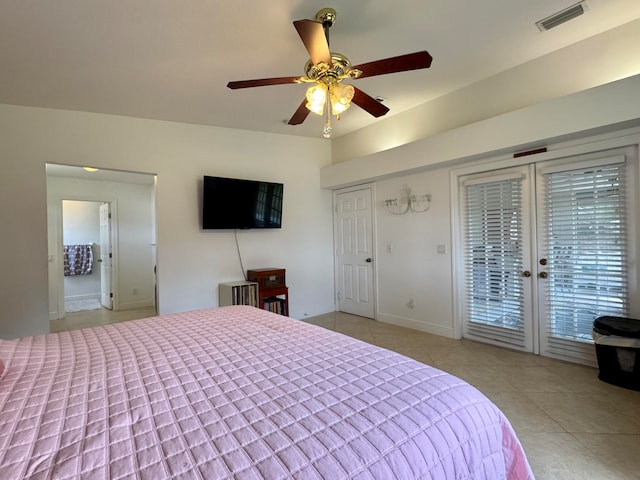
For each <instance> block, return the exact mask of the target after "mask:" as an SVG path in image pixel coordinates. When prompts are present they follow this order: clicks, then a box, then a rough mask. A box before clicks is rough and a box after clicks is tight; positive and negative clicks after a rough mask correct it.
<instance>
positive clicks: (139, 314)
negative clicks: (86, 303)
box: [50, 307, 156, 333]
mask: <svg viewBox="0 0 640 480" xmlns="http://www.w3.org/2000/svg"><path fill="white" fill-rule="evenodd" d="M155 314H156V309H155V307H145V308H137V309H134V310H120V311H117V312H113V311H111V310H107V309H106V308H103V309H100V310H85V311H80V312H67V313H66V314H65V316H64V318H61V319H59V320H52V321H51V322H50V323H51V325H50V328H51V333H55V332H62V331H65V330H76V329H78V328H86V327H96V326H98V325H107V324H109V323H118V322H126V321H127V320H136V319H138V318H146V317H152V316H154V315H155Z"/></svg>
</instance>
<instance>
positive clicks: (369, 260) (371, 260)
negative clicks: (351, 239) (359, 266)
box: [365, 257, 373, 263]
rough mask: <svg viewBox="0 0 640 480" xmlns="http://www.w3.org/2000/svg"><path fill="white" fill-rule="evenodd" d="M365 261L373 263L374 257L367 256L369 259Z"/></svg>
mask: <svg viewBox="0 0 640 480" xmlns="http://www.w3.org/2000/svg"><path fill="white" fill-rule="evenodd" d="M365 262H367V263H371V262H373V259H372V258H371V257H369V258H367V259H366V260H365Z"/></svg>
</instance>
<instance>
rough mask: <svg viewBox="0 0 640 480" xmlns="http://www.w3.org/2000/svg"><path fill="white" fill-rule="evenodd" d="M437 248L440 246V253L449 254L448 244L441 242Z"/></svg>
mask: <svg viewBox="0 0 640 480" xmlns="http://www.w3.org/2000/svg"><path fill="white" fill-rule="evenodd" d="M437 248H438V253H439V254H440V255H446V254H447V246H446V245H444V244H442V243H441V244H440V245H438V247H437Z"/></svg>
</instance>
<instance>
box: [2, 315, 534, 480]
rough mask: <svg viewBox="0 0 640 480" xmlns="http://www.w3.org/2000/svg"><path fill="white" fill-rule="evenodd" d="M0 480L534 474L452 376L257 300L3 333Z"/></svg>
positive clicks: (486, 405) (490, 408) (500, 421)
mask: <svg viewBox="0 0 640 480" xmlns="http://www.w3.org/2000/svg"><path fill="white" fill-rule="evenodd" d="M0 359H1V360H3V361H4V362H5V364H6V369H5V372H4V373H3V375H2V378H1V379H0V478H1V479H20V478H33V479H36V478H37V479H41V478H42V479H44V478H55V479H69V478H95V479H125V478H127V479H128V478H140V479H150V480H158V479H165V478H181V479H192V478H196V479H199V478H201V479H226V478H234V479H269V480H272V479H284V478H298V479H305V480H306V479H320V478H322V479H330V480H338V479H347V478H349V479H371V478H376V479H421V478H424V479H438V480H441V479H457V480H460V479H491V480H496V479H503V478H509V479H528V478H533V475H532V474H531V470H530V468H529V465H528V463H527V460H526V457H525V455H524V453H523V451H522V448H521V446H520V443H519V441H518V439H517V438H516V436H515V434H514V432H513V430H512V428H511V426H510V424H509V422H508V421H507V419H506V418H505V417H504V416H503V414H502V413H501V412H500V411H499V410H498V409H497V408H496V407H495V406H494V405H493V404H492V403H491V402H490V401H489V400H488V399H487V398H486V397H485V396H483V395H482V394H481V393H479V392H478V391H477V390H476V389H475V388H473V387H471V386H470V385H468V384H467V383H465V382H463V381H461V380H460V379H458V378H455V377H453V376H450V375H448V374H446V373H444V372H442V371H439V370H437V369H434V368H431V367H429V366H427V365H424V364H421V363H419V362H416V361H414V360H411V359H409V358H406V357H403V356H401V355H398V354H396V353H393V352H390V351H388V350H384V349H381V348H378V347H375V346H372V345H369V344H366V343H363V342H360V341H358V340H355V339H352V338H349V337H346V336H343V335H340V334H337V333H335V332H330V331H328V330H325V329H322V328H320V327H315V326H312V325H308V324H305V323H303V322H300V321H297V320H292V319H289V318H285V317H281V316H278V315H275V314H271V313H268V312H265V311H262V310H258V309H255V308H252V307H225V308H220V309H209V310H199V311H194V312H188V313H184V314H176V315H167V316H161V317H153V318H148V319H144V320H138V321H134V322H127V323H121V324H116V325H109V326H105V327H97V328H92V329H84V330H77V331H73V332H65V333H59V334H50V335H41V336H36V337H25V338H22V339H17V340H0Z"/></svg>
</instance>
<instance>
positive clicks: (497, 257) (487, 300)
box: [464, 175, 525, 348]
mask: <svg viewBox="0 0 640 480" xmlns="http://www.w3.org/2000/svg"><path fill="white" fill-rule="evenodd" d="M464 192H465V257H466V258H465V265H466V268H465V270H466V271H465V281H466V284H465V288H466V295H465V296H466V298H467V309H466V310H467V312H466V313H467V319H466V322H465V336H469V337H472V338H473V337H480V338H486V339H490V340H492V341H494V342H501V343H508V344H511V345H514V346H517V347H520V348H522V347H524V345H525V339H524V337H525V334H524V326H523V309H524V298H523V284H522V277H521V276H520V273H521V272H522V269H523V268H522V267H523V256H522V250H523V248H522V235H523V229H522V208H523V207H522V175H517V176H506V177H501V178H500V177H498V178H493V179H485V181H484V182H479V181H470V182H465V184H464Z"/></svg>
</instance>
